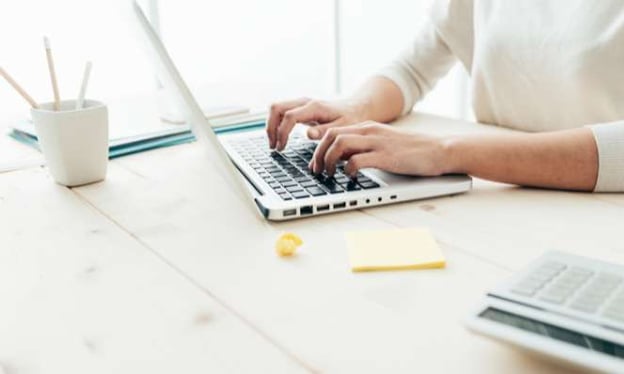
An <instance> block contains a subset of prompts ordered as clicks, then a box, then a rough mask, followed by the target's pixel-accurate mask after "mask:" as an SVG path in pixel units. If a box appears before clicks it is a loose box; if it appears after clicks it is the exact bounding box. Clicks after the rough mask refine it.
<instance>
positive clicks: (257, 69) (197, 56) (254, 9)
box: [0, 0, 461, 117]
mask: <svg viewBox="0 0 624 374" xmlns="http://www.w3.org/2000/svg"><path fill="white" fill-rule="evenodd" d="M341 1H342V14H343V19H342V31H343V35H342V36H343V38H342V45H343V50H342V56H343V60H342V71H343V76H342V77H343V80H342V84H343V87H344V92H349V91H350V90H352V89H354V88H355V87H356V86H357V84H359V83H360V82H361V81H362V80H363V79H365V78H366V76H368V75H369V74H370V73H372V72H374V71H375V70H376V69H377V68H379V67H380V66H382V65H383V64H384V63H386V62H387V61H389V60H390V59H392V58H393V57H394V56H395V55H396V54H397V53H398V51H399V50H400V49H401V48H403V47H404V46H405V45H406V43H409V41H410V40H411V38H412V36H413V33H414V30H415V29H416V27H415V23H416V22H418V19H419V18H420V17H422V15H423V14H424V13H423V10H424V8H425V7H426V6H427V2H428V1H430V0H387V1H383V2H381V1H378V0H341ZM129 4H130V1H129V0H107V1H95V0H54V1H47V0H20V1H12V2H10V5H9V4H7V6H5V7H3V9H2V12H0V46H1V48H0V63H1V64H2V66H3V67H4V68H5V69H6V70H7V71H9V72H10V73H11V74H13V75H14V77H15V78H16V79H17V80H18V81H19V82H20V83H21V84H22V85H23V86H24V87H25V88H26V89H27V90H28V91H29V92H30V93H31V94H32V95H33V96H34V97H35V99H36V100H38V101H47V100H50V99H51V97H52V94H51V89H50V83H49V77H48V74H47V67H46V63H45V55H44V51H43V43H42V36H43V35H44V34H45V35H48V36H50V38H51V40H52V45H53V50H54V54H55V59H56V65H57V72H58V76H59V83H60V89H61V95H62V97H64V98H72V97H74V96H75V95H76V94H77V91H78V85H79V80H80V77H81V73H82V69H83V64H84V62H85V61H86V60H87V59H90V60H92V61H93V63H94V67H93V74H92V80H91V84H90V88H89V96H90V97H93V98H98V99H104V100H107V99H110V98H115V97H128V96H136V95H141V94H144V93H146V92H150V91H151V90H152V89H153V87H154V80H153V76H152V72H151V67H150V64H149V61H148V60H147V59H146V57H145V55H144V53H143V51H142V50H141V44H140V39H138V37H137V34H136V29H135V26H133V22H134V19H133V15H132V12H131V7H130V5H129ZM333 9H334V8H333V0H316V1H289V0H264V1H257V0H228V1H193V0H161V15H162V27H163V33H164V39H165V42H166V43H167V45H168V47H169V49H170V50H171V52H172V55H173V57H174V59H175V60H176V62H177V63H178V65H179V67H180V69H181V71H182V73H183V75H184V76H185V78H186V79H187V81H188V82H189V83H190V85H191V87H192V88H193V89H195V91H196V93H197V95H198V96H199V99H200V101H202V102H203V103H210V104H212V105H221V104H245V105H251V106H254V107H259V106H264V105H266V104H267V103H269V102H271V101H273V100H277V99H282V98H288V97H296V96H302V95H306V96H320V97H322V96H328V95H331V94H332V93H333V89H334V70H333V68H334V64H333V58H334V51H333V40H334V38H333V30H334V29H333ZM459 77H460V74H455V75H452V76H451V77H450V78H448V79H446V80H444V81H443V83H442V84H441V87H440V88H439V89H436V90H435V92H434V93H433V95H432V97H431V98H430V99H428V100H427V101H426V102H425V103H424V104H423V105H422V108H423V109H424V110H430V111H434V112H437V113H442V114H447V115H454V116H457V115H460V114H461V109H460V105H459V102H460V99H461V95H460V94H459V91H458V86H459V82H460V79H459ZM26 110H27V106H26V105H25V104H24V102H23V101H22V100H21V99H20V98H19V97H18V96H17V95H16V94H15V93H14V92H13V91H12V90H11V89H10V87H9V86H8V85H7V84H5V83H4V82H0V115H2V116H3V117H6V116H8V115H9V114H10V113H20V114H21V113H24V115H26Z"/></svg>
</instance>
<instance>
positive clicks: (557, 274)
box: [466, 251, 624, 373]
mask: <svg viewBox="0 0 624 374" xmlns="http://www.w3.org/2000/svg"><path fill="white" fill-rule="evenodd" d="M466 324H467V327H468V328H469V329H470V330H472V331H474V332H477V333H479V334H482V335H485V336H487V337H490V338H493V339H496V340H498V341H502V342H505V343H508V344H511V345H513V346H515V347H518V348H521V349H523V350H527V351H530V352H533V353H538V354H540V355H543V356H546V357H549V358H552V359H555V360H557V361H560V362H563V363H566V364H569V365H571V366H577V367H580V368H583V369H590V370H598V371H601V372H609V373H624V266H622V265H616V264H612V263H607V262H602V261H598V260H594V259H590V258H586V257H581V256H575V255H572V254H569V253H565V252H558V251H550V252H547V253H546V254H544V255H543V256H541V257H540V258H538V259H536V260H535V261H533V262H532V263H531V264H529V265H528V266H527V267H526V268H525V269H524V270H522V271H520V272H518V273H516V274H515V275H513V276H512V277H511V278H510V279H509V280H507V281H505V282H504V283H502V284H500V285H499V286H497V287H496V288H494V289H493V290H492V291H490V292H489V293H488V294H487V295H486V297H485V298H484V300H483V302H482V303H480V305H479V306H478V307H477V308H475V310H474V311H473V312H472V313H470V315H469V317H468V318H467V320H466Z"/></svg>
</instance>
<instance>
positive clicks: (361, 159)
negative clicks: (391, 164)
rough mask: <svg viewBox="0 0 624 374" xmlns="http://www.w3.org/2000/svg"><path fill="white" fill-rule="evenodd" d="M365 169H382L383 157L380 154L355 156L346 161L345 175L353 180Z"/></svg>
mask: <svg viewBox="0 0 624 374" xmlns="http://www.w3.org/2000/svg"><path fill="white" fill-rule="evenodd" d="M366 168H378V169H383V155H382V154H381V153H380V152H366V153H358V154H355V155H353V156H351V157H350V158H349V159H348V160H347V165H346V166H345V174H347V175H349V176H350V177H351V178H355V176H356V175H357V172H358V171H359V170H361V169H366Z"/></svg>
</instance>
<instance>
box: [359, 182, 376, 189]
mask: <svg viewBox="0 0 624 374" xmlns="http://www.w3.org/2000/svg"><path fill="white" fill-rule="evenodd" d="M358 182H359V181H358ZM359 184H360V186H362V188H364V189H366V190H368V189H370V188H377V187H379V185H378V184H377V183H375V182H373V181H368V182H359Z"/></svg>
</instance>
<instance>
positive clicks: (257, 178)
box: [133, 0, 472, 221]
mask: <svg viewBox="0 0 624 374" xmlns="http://www.w3.org/2000/svg"><path fill="white" fill-rule="evenodd" d="M133 8H134V13H135V15H136V17H137V20H138V23H139V25H140V28H141V29H142V32H143V34H144V35H145V36H146V37H147V41H148V43H147V47H148V48H147V51H148V53H149V54H150V55H151V57H152V60H153V62H154V65H155V67H156V72H157V74H158V77H159V79H160V80H161V82H162V83H163V86H164V87H165V89H167V90H169V91H170V92H172V93H173V94H174V95H173V96H174V97H175V99H176V100H177V101H178V102H177V104H178V106H179V107H180V110H182V111H183V113H184V115H185V118H186V120H187V121H188V122H189V124H190V125H191V129H192V131H193V134H194V135H195V136H196V138H197V139H198V141H199V142H202V143H204V144H203V146H204V147H206V148H207V149H206V150H207V151H208V152H209V154H210V156H209V157H211V158H212V159H213V160H215V161H216V160H218V162H217V163H216V164H218V167H220V168H223V169H225V172H226V173H228V174H229V175H230V177H229V179H230V182H231V183H233V184H236V185H238V186H239V187H240V190H241V191H243V192H244V193H245V194H247V195H249V196H250V197H251V199H253V201H254V202H255V205H256V206H257V208H258V210H259V212H260V213H261V214H262V216H263V217H264V218H266V219H268V220H275V221H280V220H290V219H296V218H301V217H307V216H314V215H319V214H328V213H334V212H341V211H346V210H352V209H360V208H367V207H372V206H379V205H386V204H391V203H398V202H402V201H409V200H416V199H425V198H431V197H436V196H443V195H452V194H459V193H463V192H466V191H469V190H470V188H471V186H472V179H471V178H470V177H469V176H467V175H446V176H440V177H433V178H431V177H427V178H425V177H411V176H402V175H396V174H391V173H387V172H383V171H381V170H375V169H365V170H361V171H360V172H359V173H358V174H357V178H355V179H352V178H350V177H348V176H347V175H345V174H344V164H342V165H338V168H337V172H336V174H335V175H334V176H333V177H329V176H327V175H326V174H321V175H314V174H313V173H312V172H311V171H309V170H308V162H309V161H310V159H311V157H312V155H313V153H314V150H315V148H316V146H317V142H313V141H311V140H308V139H307V138H306V137H305V135H304V134H303V132H297V131H295V132H294V133H293V134H292V135H291V137H290V139H289V142H288V146H287V147H286V148H285V149H284V150H283V151H281V152H277V151H274V150H271V149H269V145H268V140H267V138H266V133H265V131H264V129H261V128H260V129H258V128H256V129H255V130H249V131H241V132H223V133H221V134H217V133H215V131H214V129H213V127H212V126H211V124H210V122H209V121H208V119H206V117H205V116H204V115H203V113H202V111H201V110H200V107H199V105H198V104H197V101H196V100H195V98H194V97H193V95H192V94H191V92H190V90H189V88H188V86H187V85H186V83H185V82H184V80H183V79H182V77H181V75H180V73H179V72H178V69H177V68H176V66H175V65H174V63H173V60H172V59H171V57H170V55H169V53H168V52H167V50H166V48H165V46H164V45H163V43H162V41H161V40H160V38H159V37H158V34H157V33H156V32H155V31H154V29H153V28H152V25H151V24H150V22H149V20H148V19H147V17H146V16H145V14H144V13H143V11H142V9H141V7H140V6H139V5H138V4H137V2H136V0H135V1H133ZM240 176H242V177H243V178H241V177H240Z"/></svg>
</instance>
